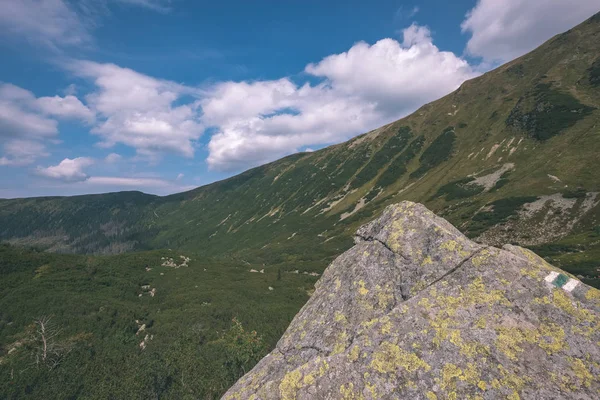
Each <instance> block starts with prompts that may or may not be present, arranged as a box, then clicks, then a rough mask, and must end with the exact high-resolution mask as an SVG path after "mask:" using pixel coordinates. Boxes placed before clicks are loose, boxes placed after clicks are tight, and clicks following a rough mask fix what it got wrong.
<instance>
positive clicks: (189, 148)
mask: <svg viewBox="0 0 600 400" xmlns="http://www.w3.org/2000/svg"><path fill="white" fill-rule="evenodd" d="M68 68H69V69H70V70H71V71H73V72H74V73H75V74H77V75H79V76H81V77H84V78H88V79H91V80H93V81H94V84H95V85H96V87H97V90H96V91H94V92H92V93H90V94H89V95H88V96H86V101H87V104H88V105H89V106H90V107H91V109H92V110H93V111H94V112H95V113H97V115H98V123H97V124H96V125H95V126H94V128H93V129H92V133H94V134H96V135H98V136H100V137H101V141H100V145H101V146H103V147H107V148H108V147H112V146H114V145H116V144H117V143H122V144H125V145H127V146H131V147H133V148H135V149H136V150H137V152H138V154H140V155H146V156H156V155H157V154H160V153H162V152H170V153H176V154H180V155H182V156H185V157H192V156H193V155H194V143H195V141H196V140H197V139H198V138H199V137H200V135H201V134H202V132H203V130H204V128H203V126H202V125H201V124H200V122H199V118H198V112H197V110H196V107H195V105H194V104H193V103H191V104H190V103H188V104H176V103H177V102H178V101H181V100H182V99H183V98H184V97H185V96H187V95H190V94H192V93H193V92H194V90H193V89H191V88H188V87H185V86H183V85H179V84H177V83H174V82H170V81H165V80H160V79H155V78H152V77H149V76H147V75H144V74H140V73H138V72H136V71H133V70H131V69H128V68H122V67H119V66H117V65H114V64H99V63H95V62H90V61H75V62H73V63H72V64H70V65H69V66H68Z"/></svg>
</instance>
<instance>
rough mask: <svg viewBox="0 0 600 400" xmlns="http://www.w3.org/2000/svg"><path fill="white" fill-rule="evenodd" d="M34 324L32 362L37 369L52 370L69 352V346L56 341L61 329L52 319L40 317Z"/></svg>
mask: <svg viewBox="0 0 600 400" xmlns="http://www.w3.org/2000/svg"><path fill="white" fill-rule="evenodd" d="M34 324H35V327H36V328H35V332H34V338H33V341H34V343H35V346H34V354H33V355H34V362H35V364H36V365H37V366H38V367H39V366H41V365H44V366H46V367H47V368H49V369H54V368H56V367H57V366H58V365H59V364H60V363H61V361H62V360H63V358H64V357H65V356H66V355H67V354H68V353H69V352H70V351H71V346H69V345H66V344H65V343H62V342H60V341H59V340H58V337H59V335H60V334H61V333H62V329H60V328H59V327H58V326H57V325H56V324H55V323H54V322H53V321H52V317H50V316H42V317H40V318H38V319H36V320H35V321H34Z"/></svg>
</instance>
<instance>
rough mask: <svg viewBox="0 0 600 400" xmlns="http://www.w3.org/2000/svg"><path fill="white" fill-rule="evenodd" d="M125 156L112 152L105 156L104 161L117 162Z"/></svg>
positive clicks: (108, 162)
mask: <svg viewBox="0 0 600 400" xmlns="http://www.w3.org/2000/svg"><path fill="white" fill-rule="evenodd" d="M122 159H123V157H122V156H121V155H120V154H117V153H110V154H109V155H107V156H106V157H105V158H104V162H105V163H107V164H115V163H118V162H119V161H121V160H122Z"/></svg>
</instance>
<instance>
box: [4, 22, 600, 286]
mask: <svg viewBox="0 0 600 400" xmlns="http://www.w3.org/2000/svg"><path fill="white" fill-rule="evenodd" d="M598 54H600V14H597V15H595V16H594V17H592V18H590V19H589V20H588V21H586V22H584V23H582V24H581V25H579V26H578V27H576V28H574V29H572V30H570V31H568V32H565V33H563V34H561V35H558V36H556V37H554V38H553V39H551V40H550V41H548V42H547V43H545V44H544V45H542V46H541V47H540V48H538V49H536V50H534V51H533V52H531V53H529V54H527V55H525V56H523V57H521V58H519V59H517V60H514V61H512V62H510V63H508V64H506V65H503V66H501V67H499V68H497V69H495V70H494V71H491V72H488V73H486V74H484V75H482V76H480V77H478V78H475V79H472V80H470V81H468V82H465V83H464V84H463V85H462V86H461V87H460V88H459V89H458V90H456V91H455V92H453V93H451V94H449V95H448V96H445V97H444V98H442V99H439V100H437V101H435V102H432V103H430V104H427V105H425V106H423V107H421V108H420V109H419V110H417V111H416V112H415V113H413V114H412V115H410V116H408V117H406V118H404V119H402V120H399V121H396V122H394V123H391V124H389V125H386V126H383V127H381V128H379V129H376V130H374V131H371V132H369V133H366V134H364V135H361V136H358V137H356V138H354V139H352V140H350V141H348V142H346V143H342V144H339V145H335V146H331V147H329V148H326V149H323V150H320V151H316V152H313V153H301V154H295V155H292V156H289V157H286V158H284V159H282V160H279V161H276V162H273V163H270V164H267V165H264V166H261V167H258V168H254V169H252V170H249V171H246V172H244V173H242V174H240V175H238V176H235V177H233V178H231V179H227V180H225V181H222V182H217V183H214V184H211V185H207V186H204V187H201V188H198V189H195V190H192V191H190V192H186V193H181V194H176V195H172V196H166V197H162V198H160V197H154V196H147V195H142V194H135V195H134V194H110V195H98V196H87V197H76V198H52V199H44V198H42V199H28V200H7V201H2V202H0V226H1V227H2V228H0V239H2V240H9V241H11V242H14V243H27V244H34V245H41V246H43V247H45V248H49V249H51V250H60V251H71V252H105V253H114V252H120V251H126V250H130V249H145V248H164V247H174V248H182V249H186V250H193V251H199V252H202V253H205V254H207V255H221V256H227V257H234V258H243V259H244V260H247V261H249V262H255V263H265V264H267V265H273V264H278V265H284V266H289V268H292V269H295V268H296V266H297V265H298V264H299V263H302V264H304V265H306V266H307V268H315V269H321V270H322V269H323V268H324V267H325V264H326V262H327V261H329V260H331V259H332V258H333V257H334V256H335V255H337V254H339V253H340V252H342V251H343V250H345V249H347V248H348V247H349V246H350V245H351V240H350V238H351V236H352V232H354V230H355V229H356V228H357V227H358V226H359V225H360V224H362V223H364V222H365V221H366V220H368V219H370V218H371V217H372V216H374V215H375V214H377V213H379V212H381V210H383V208H384V207H385V206H387V205H388V204H390V203H392V202H397V201H399V200H403V199H408V200H412V201H418V202H421V203H424V204H426V205H427V206H428V207H430V208H431V209H432V210H434V211H435V212H437V213H439V214H441V215H443V216H444V217H446V218H448V219H449V220H450V221H451V222H452V223H454V224H455V225H456V226H457V227H458V228H459V229H461V230H462V231H463V232H465V233H466V234H467V235H468V236H469V237H472V238H477V240H479V241H482V242H486V243H489V244H498V243H504V242H514V243H518V244H521V245H527V246H537V247H536V250H537V251H539V252H540V253H541V254H543V255H546V256H548V257H552V258H553V260H554V261H555V263H556V264H557V265H561V266H563V267H565V268H571V269H572V270H574V271H575V270H577V271H579V272H580V273H581V274H582V275H585V276H586V277H587V278H586V279H588V278H589V279H588V281H589V282H590V283H594V282H595V283H596V284H597V283H598V281H594V280H593V276H594V275H596V274H597V273H596V271H594V268H595V267H594V263H595V262H597V261H598V259H600V244H599V243H600V241H599V240H598V235H600V222H599V221H598V217H599V216H600V206H599V204H600V197H599V196H598V193H599V192H600V175H598V174H597V173H595V168H596V166H597V154H599V151H600V125H599V124H598V122H599V118H600V90H599V88H600V86H599V85H600V83H599V78H598V77H599V76H600V57H599V56H598ZM119 196H125V197H126V198H127V199H125V200H124V199H122V198H120V197H119ZM130 197H131V198H130ZM74 210H76V212H74ZM82 233H83V235H82ZM575 237H577V238H578V244H577V246H574V245H573V243H572V241H573V238H575ZM548 244H552V245H551V246H549V247H548ZM544 246H546V247H544ZM579 272H578V273H579Z"/></svg>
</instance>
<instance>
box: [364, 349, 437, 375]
mask: <svg viewBox="0 0 600 400" xmlns="http://www.w3.org/2000/svg"><path fill="white" fill-rule="evenodd" d="M371 368H373V369H374V370H376V371H378V372H381V373H391V372H395V371H397V370H398V369H399V368H403V369H405V370H406V371H408V372H415V371H417V370H419V369H423V370H425V371H429V370H430V369H431V366H430V365H429V364H427V363H426V362H425V361H423V360H422V359H420V358H419V357H417V355H416V354H414V353H409V352H407V351H405V350H403V349H401V348H400V347H399V346H398V345H397V344H393V343H390V342H383V343H381V345H380V346H379V348H378V349H377V350H376V351H375V352H374V354H373V360H372V361H371Z"/></svg>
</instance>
